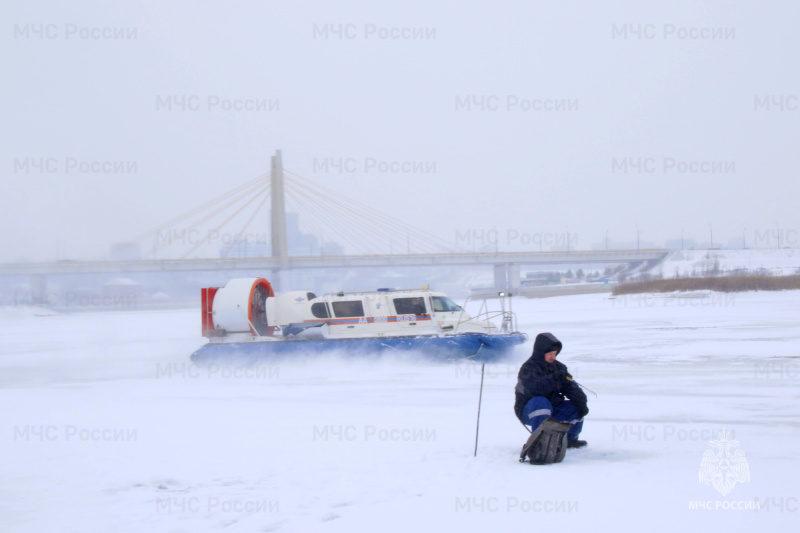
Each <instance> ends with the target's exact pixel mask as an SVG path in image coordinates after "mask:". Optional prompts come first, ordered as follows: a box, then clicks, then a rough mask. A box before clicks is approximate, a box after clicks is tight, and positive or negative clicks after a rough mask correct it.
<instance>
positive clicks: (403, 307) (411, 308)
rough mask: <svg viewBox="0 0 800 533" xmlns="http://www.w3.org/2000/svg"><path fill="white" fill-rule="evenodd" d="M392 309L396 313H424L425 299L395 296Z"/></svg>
mask: <svg viewBox="0 0 800 533" xmlns="http://www.w3.org/2000/svg"><path fill="white" fill-rule="evenodd" d="M393 301H394V310H395V311H397V314H398V315H424V314H425V313H427V311H426V310H425V300H424V299H423V298H422V297H414V298H395V299H394V300H393Z"/></svg>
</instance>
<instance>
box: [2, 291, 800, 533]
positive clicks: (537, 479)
mask: <svg viewBox="0 0 800 533" xmlns="http://www.w3.org/2000/svg"><path fill="white" fill-rule="evenodd" d="M514 308H515V311H517V313H518V316H519V323H520V327H521V329H522V330H523V331H526V332H528V333H529V334H530V335H531V340H530V342H529V343H528V344H527V345H525V348H524V349H522V350H520V351H519V352H518V353H517V354H515V356H514V357H513V358H512V359H511V360H509V361H506V362H500V363H494V364H491V365H487V367H486V378H485V384H484V393H483V406H482V412H481V426H480V427H481V429H480V441H479V448H478V456H477V458H473V446H474V438H475V422H476V409H477V400H478V388H479V383H480V366H479V365H476V364H472V363H466V362H459V363H452V364H441V363H439V364H435V363H432V362H426V361H422V360H413V359H393V358H383V359H379V360H366V359H359V360H347V359H345V358H343V357H326V358H322V359H317V360H298V361H291V362H288V361H281V362H277V363H275V364H273V365H268V366H265V367H261V368H260V369H257V370H254V369H250V370H247V371H243V370H240V371H234V370H231V369H220V368H214V367H212V368H197V367H194V366H192V365H190V364H189V362H188V356H189V354H190V353H191V352H192V351H193V350H194V349H196V348H197V347H198V346H200V345H201V344H202V343H203V342H204V340H203V339H202V338H201V337H200V336H199V324H200V320H199V312H198V311H197V310H179V311H139V312H117V313H84V314H71V315H62V314H57V313H52V312H48V311H45V310H41V309H26V308H6V309H0V334H2V338H3V344H2V347H1V348H0V401H2V406H3V408H2V412H1V414H0V427H2V434H1V435H2V437H1V440H0V442H2V457H3V460H2V466H1V467H0V530H1V531H10V532H41V531H75V532H81V533H85V532H94V531H98V532H100V531H102V532H107V531H130V532H140V531H152V532H177V531H186V532H200V531H220V530H225V531H236V532H240V531H242V532H250V531H253V532H261V531H303V532H307V531H348V532H352V531H409V530H412V531H445V530H453V531H493V530H504V528H511V527H514V528H515V530H519V528H531V529H537V530H538V529H540V528H552V527H557V528H561V529H563V530H572V531H614V532H619V531H636V532H641V531H676V530H678V531H700V530H708V531H726V532H732V531H754V530H764V531H770V532H771V533H774V532H783V531H787V532H788V531H795V530H796V528H797V524H798V523H800V522H799V521H798V518H800V517H799V516H798V515H799V514H800V511H798V506H799V504H800V481H798V473H800V470H799V469H798V466H797V465H798V464H800V451H798V444H800V439H798V436H799V435H800V416H798V415H800V408H799V407H798V384H799V382H800V372H799V371H800V368H799V367H800V359H798V356H800V327H798V318H797V317H798V316H800V293H799V292H798V291H791V292H780V293H741V294H733V295H720V294H716V293H689V294H683V295H657V296H653V295H632V296H627V297H622V298H618V299H611V298H609V296H608V295H605V294H592V295H582V296H569V297H560V298H552V299H547V300H515V303H514ZM541 331H550V332H552V333H554V334H555V335H556V336H558V337H559V338H560V339H561V340H562V341H563V342H564V351H563V353H562V355H560V356H559V359H560V360H562V361H563V362H565V363H566V364H567V365H568V366H569V368H570V370H571V371H572V373H573V374H574V375H575V377H576V379H577V380H578V381H580V382H582V383H583V384H584V385H586V386H587V387H589V388H591V389H592V390H594V391H595V392H597V394H598V397H597V398H595V397H594V396H592V395H591V394H590V395H589V400H590V401H589V406H590V409H591V413H590V414H589V416H588V417H587V421H586V424H585V428H584V433H583V435H582V438H585V439H586V440H587V441H589V446H588V448H585V449H581V450H571V451H569V452H568V454H567V457H566V459H565V460H564V462H563V463H561V464H558V465H549V466H531V465H527V464H519V463H518V462H517V457H518V454H519V450H520V448H521V446H522V444H523V442H524V441H525V439H526V438H527V433H526V432H525V430H524V429H523V428H522V427H521V426H520V424H519V422H518V421H517V420H516V418H515V417H514V414H513V410H512V406H513V402H514V395H513V388H514V384H515V381H516V372H517V369H518V368H519V365H520V364H521V362H522V361H523V360H524V358H525V357H526V356H527V352H528V351H529V350H530V346H531V344H532V340H533V336H534V335H535V334H536V333H538V332H541ZM722 429H726V430H728V431H729V432H732V437H733V438H735V439H736V440H738V441H739V444H740V446H739V448H738V449H741V450H743V451H744V452H745V454H746V460H747V464H748V468H749V474H750V478H749V480H746V481H741V482H739V483H737V484H736V485H735V486H734V487H733V489H732V490H731V491H730V492H729V493H727V494H725V495H723V494H722V493H721V492H720V491H718V490H716V489H715V488H714V487H713V486H711V485H707V484H705V483H702V482H700V480H699V468H700V463H701V460H702V458H703V454H704V452H705V451H706V450H708V449H709V443H708V441H709V440H710V439H711V438H712V437H714V438H715V437H716V433H715V432H717V431H719V430H722ZM754 502H757V503H754ZM756 506H758V507H760V508H759V509H758V510H755V509H754V507H756ZM693 507H694V508H693ZM708 507H710V509H709V508H708ZM746 507H749V509H746ZM506 530H508V529H506Z"/></svg>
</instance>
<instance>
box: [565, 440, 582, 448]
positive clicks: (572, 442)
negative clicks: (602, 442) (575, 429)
mask: <svg viewBox="0 0 800 533" xmlns="http://www.w3.org/2000/svg"><path fill="white" fill-rule="evenodd" d="M584 446H586V441H585V440H578V439H575V440H570V441H567V448H583V447H584Z"/></svg>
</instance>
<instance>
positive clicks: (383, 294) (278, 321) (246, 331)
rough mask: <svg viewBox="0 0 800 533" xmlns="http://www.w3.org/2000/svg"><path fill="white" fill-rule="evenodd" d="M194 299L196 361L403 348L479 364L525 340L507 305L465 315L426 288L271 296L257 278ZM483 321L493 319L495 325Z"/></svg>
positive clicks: (251, 361) (264, 282) (242, 360)
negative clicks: (198, 316) (198, 342)
mask: <svg viewBox="0 0 800 533" xmlns="http://www.w3.org/2000/svg"><path fill="white" fill-rule="evenodd" d="M500 294H501V295H503V293H500ZM201 298H202V309H201V313H202V333H203V336H205V337H207V338H208V339H209V340H208V343H206V344H205V345H204V346H202V347H201V348H200V349H198V350H197V351H195V352H194V353H193V354H192V355H191V360H192V361H193V362H195V363H198V364H204V363H205V364H210V363H215V364H219V363H231V364H257V363H259V362H262V361H268V360H271V359H275V358H279V357H295V356H308V355H314V354H319V353H326V352H327V353H331V352H339V353H342V354H344V355H347V356H350V355H358V356H369V355H379V354H386V353H402V352H408V353H418V354H422V355H423V356H426V357H432V358H435V359H441V360H451V359H462V358H467V359H473V360H478V361H487V360H492V359H496V358H498V357H501V356H503V355H506V354H508V353H509V352H510V351H511V350H512V349H513V347H514V346H516V345H518V344H522V343H524V342H525V341H526V339H527V335H525V334H524V333H520V332H519V331H516V319H515V316H514V313H513V312H512V311H511V310H510V305H509V310H508V311H506V310H505V305H503V309H502V310H501V311H498V312H490V311H489V310H488V304H487V302H486V300H484V302H483V303H482V304H481V307H480V311H479V314H478V316H476V317H472V316H470V315H469V314H468V313H467V312H466V311H465V310H464V309H463V308H462V307H461V306H460V305H457V304H456V303H455V302H453V300H451V299H450V298H448V297H447V295H445V294H444V293H441V292H436V291H433V290H431V289H430V288H429V287H427V286H423V287H422V288H420V289H378V290H376V291H365V292H347V293H345V292H337V293H330V294H325V295H323V296H317V295H316V294H315V293H313V292H310V291H290V292H285V293H283V294H280V295H278V296H276V295H275V293H274V291H273V288H272V286H271V285H270V283H269V281H267V280H266V279H264V278H239V279H233V280H231V281H229V282H228V283H227V284H226V285H225V287H222V288H205V289H202V290H201ZM484 309H485V311H484ZM491 318H500V319H501V327H500V328H498V327H497V326H495V325H494V324H493V323H492V322H491V321H490V319H491Z"/></svg>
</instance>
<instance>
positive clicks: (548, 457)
mask: <svg viewBox="0 0 800 533" xmlns="http://www.w3.org/2000/svg"><path fill="white" fill-rule="evenodd" d="M568 430H569V424H568V423H567V422H559V421H558V420H556V419H555V418H548V419H547V420H545V421H544V422H542V423H541V424H540V425H539V427H538V428H536V430H534V432H533V433H531V436H530V437H528V441H527V442H526V443H525V445H524V446H523V447H522V453H520V454H519V462H520V463H524V462H525V461H526V460H527V461H530V463H531V464H532V465H549V464H552V463H560V462H561V461H563V460H564V456H565V455H566V454H567V431H568Z"/></svg>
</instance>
